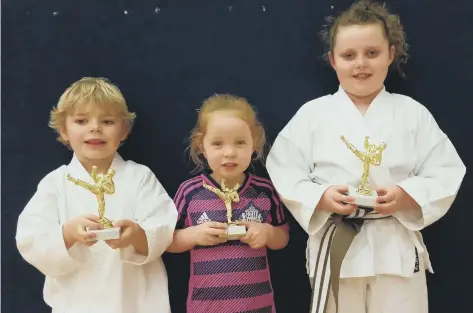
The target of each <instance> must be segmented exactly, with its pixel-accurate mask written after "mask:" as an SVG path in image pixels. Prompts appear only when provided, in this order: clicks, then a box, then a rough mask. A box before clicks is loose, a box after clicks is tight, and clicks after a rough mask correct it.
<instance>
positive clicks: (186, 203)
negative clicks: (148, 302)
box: [168, 95, 288, 313]
mask: <svg viewBox="0 0 473 313" xmlns="http://www.w3.org/2000/svg"><path fill="white" fill-rule="evenodd" d="M264 144H265V135H264V129H263V127H262V126H261V124H260V123H259V122H258V120H257V118H256V114H255V112H254V110H253V108H252V107H251V106H250V104H249V103H248V102H247V101H246V100H245V99H243V98H240V97H235V96H231V95H216V96H212V97H210V98H208V99H207V100H206V101H205V102H204V104H203V106H202V108H201V110H200V112H199V117H198V121H197V126H196V127H195V129H194V130H193V132H192V136H191V145H190V151H191V156H192V159H193V160H194V161H195V163H196V164H197V165H198V168H199V169H201V170H203V171H202V173H201V174H200V175H198V176H197V177H194V178H191V179H189V180H187V181H185V182H183V183H182V184H181V186H180V187H179V190H178V191H177V194H176V196H175V198H174V201H175V203H176V206H177V209H178V211H179V221H178V226H177V228H178V229H177V230H176V232H175V234H174V240H173V243H172V244H171V245H170V246H169V248H168V251H170V252H183V251H187V250H190V255H191V279H190V281H189V294H188V298H187V312H189V313H222V312H225V313H237V312H261V313H263V312H264V313H274V312H275V307H274V299H273V289H272V285H271V279H270V271H269V265H268V260H267V249H266V248H269V249H282V248H284V247H285V246H286V244H287V242H288V227H287V224H286V218H285V216H284V210H283V205H282V203H281V202H280V200H279V198H278V195H277V193H276V192H275V191H274V189H273V186H272V184H271V182H270V181H269V180H268V179H265V178H262V177H258V176H256V175H253V174H251V173H249V172H248V167H249V165H250V162H251V159H252V156H254V157H255V158H259V157H261V156H262V154H263V147H264ZM207 165H208V169H206V170H204V167H206V166H207ZM223 183H224V186H225V187H226V188H228V189H230V190H231V189H233V190H234V193H233V194H232V195H233V196H234V198H235V199H234V200H235V201H236V202H232V203H231V206H232V207H231V208H232V210H231V212H229V213H230V214H229V216H227V212H228V211H227V208H226V206H225V203H224V201H222V199H221V198H220V197H219V194H221V191H222V188H223V187H224V186H223ZM238 186H239V187H238ZM235 187H236V188H235ZM223 190H225V188H223ZM228 221H231V222H236V224H237V226H245V227H243V228H247V230H246V231H243V233H245V232H246V234H243V233H241V234H240V237H239V238H237V239H236V240H228V238H227V237H225V235H226V232H227V231H228V230H229V229H230V228H227V224H226V222H228ZM227 235H228V234H227Z"/></svg>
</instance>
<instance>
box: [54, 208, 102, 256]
mask: <svg viewBox="0 0 473 313" xmlns="http://www.w3.org/2000/svg"><path fill="white" fill-rule="evenodd" d="M102 228H103V227H102V225H100V224H99V217H98V216H96V215H92V214H89V215H83V216H78V217H76V218H73V219H72V220H70V221H69V222H67V223H65V224H64V225H63V226H62V235H63V238H64V242H65V244H66V247H67V248H68V249H69V248H70V247H71V246H72V245H74V243H76V242H80V243H81V244H83V245H86V246H89V247H90V246H92V245H94V244H95V243H96V242H97V241H96V240H93V239H94V238H95V237H96V234H94V233H90V232H87V230H88V229H90V230H98V229H102Z"/></svg>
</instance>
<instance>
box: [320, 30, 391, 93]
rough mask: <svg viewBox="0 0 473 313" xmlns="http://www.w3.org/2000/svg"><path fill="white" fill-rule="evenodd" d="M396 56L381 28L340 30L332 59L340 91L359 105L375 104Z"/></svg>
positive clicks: (336, 37)
mask: <svg viewBox="0 0 473 313" xmlns="http://www.w3.org/2000/svg"><path fill="white" fill-rule="evenodd" d="M394 52H395V48H394V46H391V47H390V46H389V42H388V40H387V39H386V37H385V34H384V30H383V28H382V27H381V25H379V24H367V25H350V26H340V27H339V28H338V30H337V33H336V36H335V42H334V46H333V51H332V52H331V53H330V54H329V59H330V64H331V65H332V67H333V68H334V70H335V71H336V73H337V77H338V80H339V82H340V85H341V87H342V88H343V89H344V90H345V91H346V92H347V93H348V94H349V95H350V97H351V98H352V100H354V101H355V102H356V101H357V100H360V99H364V98H371V100H372V99H373V98H374V97H375V96H376V95H377V94H378V93H379V91H380V90H381V89H382V88H383V85H384V80H385V79H386V76H387V73H388V69H389V66H390V64H391V62H392V61H393V58H394ZM369 102H371V101H369Z"/></svg>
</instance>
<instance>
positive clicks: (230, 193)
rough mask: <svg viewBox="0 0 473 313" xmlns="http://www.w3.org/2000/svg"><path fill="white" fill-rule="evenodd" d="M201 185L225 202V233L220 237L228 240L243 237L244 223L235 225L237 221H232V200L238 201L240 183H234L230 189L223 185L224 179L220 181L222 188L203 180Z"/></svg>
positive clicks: (244, 232) (244, 231)
mask: <svg viewBox="0 0 473 313" xmlns="http://www.w3.org/2000/svg"><path fill="white" fill-rule="evenodd" d="M202 185H203V186H204V188H206V189H208V190H210V191H211V192H213V193H215V194H216V195H217V196H218V197H219V198H220V199H221V200H222V201H223V202H224V203H225V208H226V209H227V223H226V224H227V229H226V231H225V235H222V236H220V237H222V238H227V239H228V240H237V239H240V238H241V237H243V236H244V235H245V234H246V227H245V226H244V225H237V223H235V222H232V202H238V201H240V197H239V195H238V191H237V190H238V188H240V185H239V184H236V185H235V187H233V188H232V189H228V188H227V187H225V180H222V183H221V185H222V190H220V189H218V188H215V187H212V186H209V185H207V184H206V183H205V181H203V182H202Z"/></svg>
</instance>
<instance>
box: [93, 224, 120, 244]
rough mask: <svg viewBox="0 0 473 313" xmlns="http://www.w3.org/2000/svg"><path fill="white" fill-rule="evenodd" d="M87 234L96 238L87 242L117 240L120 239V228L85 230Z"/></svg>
mask: <svg viewBox="0 0 473 313" xmlns="http://www.w3.org/2000/svg"><path fill="white" fill-rule="evenodd" d="M87 232H88V233H95V234H96V236H95V238H93V239H89V241H98V240H103V241H105V240H111V239H119V238H120V227H113V228H105V229H98V230H92V229H89V230H87Z"/></svg>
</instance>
